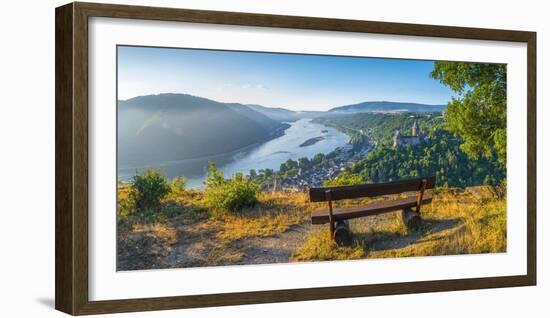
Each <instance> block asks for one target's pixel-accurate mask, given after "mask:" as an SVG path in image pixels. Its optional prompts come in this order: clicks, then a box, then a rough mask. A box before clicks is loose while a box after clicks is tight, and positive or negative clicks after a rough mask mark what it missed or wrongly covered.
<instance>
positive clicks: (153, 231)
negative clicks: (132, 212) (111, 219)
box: [132, 223, 178, 245]
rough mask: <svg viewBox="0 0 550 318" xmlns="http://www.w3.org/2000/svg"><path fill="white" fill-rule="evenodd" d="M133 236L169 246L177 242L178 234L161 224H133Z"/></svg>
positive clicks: (171, 228) (173, 229)
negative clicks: (157, 241) (143, 237)
mask: <svg viewBox="0 0 550 318" xmlns="http://www.w3.org/2000/svg"><path fill="white" fill-rule="evenodd" d="M132 233H133V234H138V235H139V234H141V235H145V236H149V237H154V238H157V239H160V240H162V241H163V242H164V243H165V244H168V245H171V244H174V243H176V242H177V241H178V234H177V231H176V229H175V228H173V227H171V226H169V225H167V224H163V223H155V224H135V225H134V226H133V227H132Z"/></svg>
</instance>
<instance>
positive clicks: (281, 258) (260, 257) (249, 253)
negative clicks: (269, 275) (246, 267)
mask: <svg viewBox="0 0 550 318" xmlns="http://www.w3.org/2000/svg"><path fill="white" fill-rule="evenodd" d="M310 228H311V225H310V224H307V223H302V224H298V225H294V226H292V227H291V228H290V229H289V230H287V231H286V232H283V233H279V234H276V235H274V236H269V237H259V238H250V239H246V240H242V241H240V242H239V244H242V246H243V248H244V253H245V254H244V257H243V258H242V259H241V262H240V263H242V264H268V263H286V262H289V261H290V258H291V257H292V254H293V252H294V251H295V250H296V249H297V248H298V247H300V246H301V245H302V244H303V243H304V242H305V241H306V240H307V238H308V233H309V230H310Z"/></svg>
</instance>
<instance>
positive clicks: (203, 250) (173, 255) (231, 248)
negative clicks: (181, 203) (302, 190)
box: [165, 223, 311, 267]
mask: <svg viewBox="0 0 550 318" xmlns="http://www.w3.org/2000/svg"><path fill="white" fill-rule="evenodd" d="M310 227H311V226H310V225H309V224H307V223H302V224H297V225H293V226H292V227H291V228H290V229H289V230H287V231H285V232H283V233H279V234H275V235H273V236H268V237H253V238H246V239H240V240H235V241H230V242H225V241H223V240H221V239H219V238H218V237H216V235H215V232H213V231H208V230H206V229H204V228H200V227H188V226H182V227H180V228H178V237H179V241H178V243H176V244H174V245H172V246H171V248H170V252H169V253H168V255H167V256H166V257H165V261H166V263H167V265H168V266H167V267H194V266H219V265H237V264H268V263H286V262H289V261H290V258H291V256H292V253H293V252H294V251H295V250H296V248H298V247H299V246H300V245H302V244H303V243H304V242H305V240H306V239H307V237H308V232H309V228H310Z"/></svg>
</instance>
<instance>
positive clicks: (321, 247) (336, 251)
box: [292, 229, 365, 261]
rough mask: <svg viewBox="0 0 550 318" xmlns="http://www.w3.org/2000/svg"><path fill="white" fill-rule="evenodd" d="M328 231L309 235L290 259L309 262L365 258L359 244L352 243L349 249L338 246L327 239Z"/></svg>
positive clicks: (319, 231) (362, 248)
mask: <svg viewBox="0 0 550 318" xmlns="http://www.w3.org/2000/svg"><path fill="white" fill-rule="evenodd" d="M329 237H330V234H329V231H328V229H323V230H317V231H313V232H311V233H310V236H309V238H308V240H307V242H306V243H305V244H304V245H302V246H301V247H299V248H298V249H297V250H296V251H295V252H294V255H293V256H292V258H293V259H294V260H296V261H310V260H320V261H326V260H349V259H360V258H364V257H365V248H364V246H362V245H360V242H357V241H354V244H353V245H352V246H350V247H344V246H338V245H337V244H336V243H334V241H332V240H330V239H329Z"/></svg>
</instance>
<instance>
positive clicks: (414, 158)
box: [347, 129, 506, 187]
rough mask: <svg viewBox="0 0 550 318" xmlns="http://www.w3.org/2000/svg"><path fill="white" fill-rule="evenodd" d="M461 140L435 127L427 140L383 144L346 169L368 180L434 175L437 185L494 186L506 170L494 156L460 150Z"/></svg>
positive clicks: (389, 179)
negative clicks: (413, 143) (475, 156)
mask: <svg viewBox="0 0 550 318" xmlns="http://www.w3.org/2000/svg"><path fill="white" fill-rule="evenodd" d="M461 143H462V142H461V140H460V139H459V138H457V137H455V136H453V135H452V134H450V133H449V132H447V131H445V130H442V129H441V130H436V131H435V132H434V133H433V137H432V138H430V139H429V140H428V141H426V142H423V143H421V144H419V145H416V146H410V145H408V146H405V147H397V148H393V147H390V146H386V145H382V146H380V147H378V148H377V149H376V150H374V151H373V152H371V153H369V154H368V155H367V157H366V158H365V159H362V160H360V161H359V162H357V163H356V164H355V165H353V166H352V167H350V168H349V169H348V170H347V175H349V176H353V175H359V176H360V177H361V178H362V179H363V180H365V181H368V182H386V181H395V180H401V179H407V178H415V177H420V176H436V179H437V185H438V186H449V187H467V186H472V185H480V184H488V185H497V184H500V183H501V182H502V180H504V179H505V178H506V170H505V169H504V168H503V167H502V166H501V165H500V164H499V163H498V162H497V161H496V159H494V158H493V159H487V158H478V159H472V158H470V157H468V156H467V155H466V154H465V152H463V151H462V149H461V147H460V145H461Z"/></svg>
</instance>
